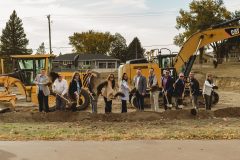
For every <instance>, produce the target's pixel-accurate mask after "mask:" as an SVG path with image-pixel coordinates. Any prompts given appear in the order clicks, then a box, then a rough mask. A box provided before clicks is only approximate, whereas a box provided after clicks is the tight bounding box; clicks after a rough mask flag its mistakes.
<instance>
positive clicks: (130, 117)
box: [0, 107, 240, 123]
mask: <svg viewBox="0 0 240 160" xmlns="http://www.w3.org/2000/svg"><path fill="white" fill-rule="evenodd" d="M218 117H219V118H220V117H235V118H236V117H239V118H240V108H239V107H235V108H232V107H231V108H224V109H218V110H215V111H205V110H200V111H199V112H198V114H197V116H193V115H191V113H190V110H189V109H184V110H168V111H165V112H149V111H146V112H131V113H124V114H121V113H111V114H102V113H100V114H91V113H89V112H61V111H56V112H50V113H38V112H24V113H23V112H7V113H4V114H0V122H9V123H13V122H77V121H96V122H97V121H100V122H101V121H102V122H138V121H139V122H141V121H142V122H143V121H156V120H173V119H179V120H180V119H212V118H218Z"/></svg>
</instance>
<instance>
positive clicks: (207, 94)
mask: <svg viewBox="0 0 240 160" xmlns="http://www.w3.org/2000/svg"><path fill="white" fill-rule="evenodd" d="M217 88H218V87H217V86H215V84H214V83H213V76H212V74H210V73H209V74H207V76H206V80H205V82H204V85H203V97H204V100H205V107H206V110H211V108H212V92H213V89H217Z"/></svg>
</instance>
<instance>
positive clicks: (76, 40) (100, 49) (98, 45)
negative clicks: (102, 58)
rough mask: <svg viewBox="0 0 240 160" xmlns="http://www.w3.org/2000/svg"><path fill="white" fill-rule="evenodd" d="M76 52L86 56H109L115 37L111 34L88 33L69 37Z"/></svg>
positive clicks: (91, 31)
mask: <svg viewBox="0 0 240 160" xmlns="http://www.w3.org/2000/svg"><path fill="white" fill-rule="evenodd" d="M69 41H70V44H71V45H72V46H73V48H74V50H73V51H74V52H77V53H81V54H86V53H92V54H107V53H108V52H109V51H110V47H111V43H112V42H113V41H114V36H113V35H111V34H110V33H109V32H105V33H103V32H95V31H93V30H90V31H88V32H82V33H74V34H73V36H70V37H69Z"/></svg>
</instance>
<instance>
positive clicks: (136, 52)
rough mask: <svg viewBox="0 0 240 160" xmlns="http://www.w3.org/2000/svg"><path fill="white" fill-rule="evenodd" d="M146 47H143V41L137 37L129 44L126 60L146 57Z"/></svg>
mask: <svg viewBox="0 0 240 160" xmlns="http://www.w3.org/2000/svg"><path fill="white" fill-rule="evenodd" d="M144 52H145V49H144V48H142V45H141V42H140V41H139V39H138V38H137V37H135V38H134V39H133V41H132V42H131V43H130V44H129V45H128V48H127V57H126V60H131V59H136V58H144Z"/></svg>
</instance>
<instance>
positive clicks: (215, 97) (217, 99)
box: [212, 92, 219, 105]
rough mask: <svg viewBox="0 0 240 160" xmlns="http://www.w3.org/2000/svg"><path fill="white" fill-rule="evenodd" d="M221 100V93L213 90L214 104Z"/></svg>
mask: <svg viewBox="0 0 240 160" xmlns="http://www.w3.org/2000/svg"><path fill="white" fill-rule="evenodd" d="M218 101H219V95H218V93H217V92H213V95H212V104H213V105H216V104H217V103H218Z"/></svg>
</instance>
